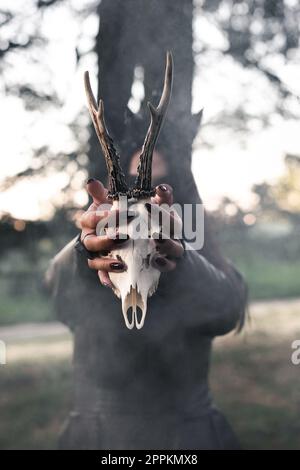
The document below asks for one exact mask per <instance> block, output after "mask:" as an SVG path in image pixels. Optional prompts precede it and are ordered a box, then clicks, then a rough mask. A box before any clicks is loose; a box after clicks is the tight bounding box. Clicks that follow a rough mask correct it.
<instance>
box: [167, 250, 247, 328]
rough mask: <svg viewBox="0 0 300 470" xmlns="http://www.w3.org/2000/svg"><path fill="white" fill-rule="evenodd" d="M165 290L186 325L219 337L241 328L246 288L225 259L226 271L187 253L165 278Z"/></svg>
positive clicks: (191, 253) (236, 272)
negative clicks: (172, 297) (173, 300)
mask: <svg viewBox="0 0 300 470" xmlns="http://www.w3.org/2000/svg"><path fill="white" fill-rule="evenodd" d="M162 284H163V285H162V288H163V289H164V290H165V292H166V293H167V292H169V296H170V297H171V296H172V294H173V296H174V297H175V298H176V300H175V302H174V309H175V311H180V315H181V317H182V316H183V319H182V320H183V322H184V324H185V325H187V326H191V327H199V328H200V330H201V333H203V334H207V335H209V336H218V335H223V334H226V333H228V332H229V331H231V330H233V329H234V328H237V329H238V330H239V329H241V328H242V326H243V323H244V317H245V308H246V304H247V286H246V283H245V281H244V279H243V277H242V275H241V274H240V273H239V271H238V270H237V269H236V268H235V267H234V266H233V264H232V263H231V262H230V261H229V260H226V270H221V269H218V268H216V267H215V266H214V265H213V264H212V263H211V262H209V261H208V260H207V259H206V258H205V257H204V256H203V255H201V254H200V253H199V252H197V251H194V250H188V249H187V250H186V252H185V255H184V257H183V258H182V259H181V260H180V261H179V262H178V265H177V268H176V270H174V271H172V272H171V273H166V274H164V275H163V276H162Z"/></svg>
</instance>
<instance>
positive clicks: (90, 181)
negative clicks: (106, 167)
mask: <svg viewBox="0 0 300 470" xmlns="http://www.w3.org/2000/svg"><path fill="white" fill-rule="evenodd" d="M93 181H96V178H89V179H88V180H87V182H86V184H90V183H92V182H93Z"/></svg>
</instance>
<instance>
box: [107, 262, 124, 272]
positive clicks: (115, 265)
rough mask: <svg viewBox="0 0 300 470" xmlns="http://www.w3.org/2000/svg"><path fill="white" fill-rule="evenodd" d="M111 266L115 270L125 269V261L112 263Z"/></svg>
mask: <svg viewBox="0 0 300 470" xmlns="http://www.w3.org/2000/svg"><path fill="white" fill-rule="evenodd" d="M110 267H111V269H113V270H114V271H123V269H124V264H123V263H110Z"/></svg>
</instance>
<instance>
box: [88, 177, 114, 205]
mask: <svg viewBox="0 0 300 470" xmlns="http://www.w3.org/2000/svg"><path fill="white" fill-rule="evenodd" d="M86 189H87V191H88V193H89V195H90V196H91V197H92V199H93V203H94V204H97V205H100V204H104V203H109V200H108V199H107V194H108V191H107V189H106V188H105V187H104V186H103V184H102V183H101V182H100V181H99V180H96V179H95V178H90V179H88V180H87V183H86Z"/></svg>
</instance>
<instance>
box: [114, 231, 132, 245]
mask: <svg viewBox="0 0 300 470" xmlns="http://www.w3.org/2000/svg"><path fill="white" fill-rule="evenodd" d="M119 237H120V238H119ZM124 237H125V238H124ZM127 240H129V235H124V234H121V233H120V234H119V235H118V238H116V239H115V240H114V242H115V243H117V244H118V245H120V244H121V243H124V242H127Z"/></svg>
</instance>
